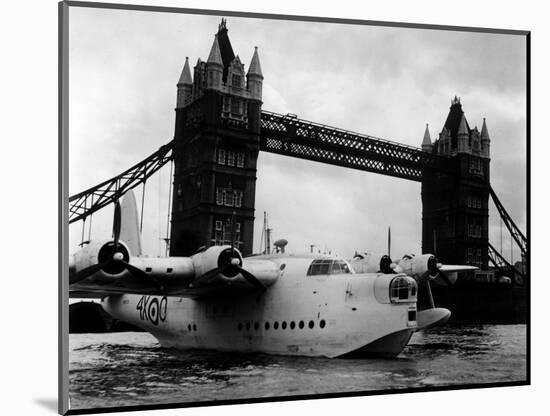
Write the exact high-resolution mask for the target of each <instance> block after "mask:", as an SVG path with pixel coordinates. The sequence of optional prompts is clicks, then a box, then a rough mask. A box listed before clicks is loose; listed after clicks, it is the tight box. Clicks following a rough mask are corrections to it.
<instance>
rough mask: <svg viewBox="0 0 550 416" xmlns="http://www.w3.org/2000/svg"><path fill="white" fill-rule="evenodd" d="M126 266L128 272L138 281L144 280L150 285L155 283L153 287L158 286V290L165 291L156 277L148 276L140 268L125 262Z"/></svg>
mask: <svg viewBox="0 0 550 416" xmlns="http://www.w3.org/2000/svg"><path fill="white" fill-rule="evenodd" d="M123 263H124V266H125V267H126V270H128V271H129V272H130V273H132V276H133V277H135V278H136V279H139V280H143V281H145V282H148V283H153V286H156V288H157V289H160V290H163V289H164V287H163V286H162V285H161V284H160V283H159V282H158V280H157V279H155V278H154V277H152V276H150V275H148V274H147V273H145V272H144V271H143V270H141V269H140V268H138V267H136V266H133V265H131V264H130V263H126V262H123Z"/></svg>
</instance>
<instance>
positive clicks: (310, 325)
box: [308, 321, 315, 329]
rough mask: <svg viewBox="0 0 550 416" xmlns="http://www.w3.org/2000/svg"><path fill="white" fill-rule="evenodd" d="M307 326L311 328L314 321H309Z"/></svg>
mask: <svg viewBox="0 0 550 416" xmlns="http://www.w3.org/2000/svg"><path fill="white" fill-rule="evenodd" d="M308 326H309V328H310V329H313V327H314V326H315V322H313V321H309V324H308Z"/></svg>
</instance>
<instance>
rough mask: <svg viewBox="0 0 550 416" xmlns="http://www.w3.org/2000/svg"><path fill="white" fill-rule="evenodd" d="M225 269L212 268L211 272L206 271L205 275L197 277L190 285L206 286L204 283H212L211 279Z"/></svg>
mask: <svg viewBox="0 0 550 416" xmlns="http://www.w3.org/2000/svg"><path fill="white" fill-rule="evenodd" d="M222 271H223V269H222V268H219V267H217V268H215V269H212V270H210V271H209V272H206V273H204V274H203V275H201V276H199V277H197V278H196V279H195V280H194V281H193V282H192V283H191V285H190V286H192V287H200V286H204V285H207V284H208V283H210V281H211V280H212V279H213V278H214V277H216V276H217V275H219V274H220V273H221V272H222Z"/></svg>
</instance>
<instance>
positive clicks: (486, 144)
mask: <svg viewBox="0 0 550 416" xmlns="http://www.w3.org/2000/svg"><path fill="white" fill-rule="evenodd" d="M490 145H491V139H490V138H489V130H487V122H486V121H485V117H483V126H482V127H481V154H482V156H484V157H490V153H489V149H490Z"/></svg>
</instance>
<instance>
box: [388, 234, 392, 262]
mask: <svg viewBox="0 0 550 416" xmlns="http://www.w3.org/2000/svg"><path fill="white" fill-rule="evenodd" d="M388 257H391V227H388Z"/></svg>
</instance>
